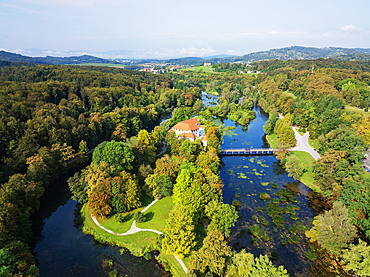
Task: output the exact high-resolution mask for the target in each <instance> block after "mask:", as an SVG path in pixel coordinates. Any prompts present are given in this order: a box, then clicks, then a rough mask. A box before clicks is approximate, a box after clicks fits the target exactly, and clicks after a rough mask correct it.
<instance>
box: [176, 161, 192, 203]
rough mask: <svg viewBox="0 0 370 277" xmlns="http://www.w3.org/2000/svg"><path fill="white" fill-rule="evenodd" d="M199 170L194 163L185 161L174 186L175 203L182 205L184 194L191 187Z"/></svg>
mask: <svg viewBox="0 0 370 277" xmlns="http://www.w3.org/2000/svg"><path fill="white" fill-rule="evenodd" d="M196 170H197V168H196V167H195V166H194V164H193V163H190V162H188V161H187V160H184V161H183V163H182V165H181V166H180V171H179V175H178V176H177V178H176V183H175V184H174V186H173V197H174V202H175V203H180V202H181V199H182V196H183V194H184V193H185V192H186V190H187V189H188V188H189V187H190V186H191V183H192V181H193V176H194V174H195V172H196Z"/></svg>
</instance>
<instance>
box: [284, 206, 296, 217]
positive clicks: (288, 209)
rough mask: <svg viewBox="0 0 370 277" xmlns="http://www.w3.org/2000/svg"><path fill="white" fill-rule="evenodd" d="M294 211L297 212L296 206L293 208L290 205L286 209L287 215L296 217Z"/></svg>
mask: <svg viewBox="0 0 370 277" xmlns="http://www.w3.org/2000/svg"><path fill="white" fill-rule="evenodd" d="M294 210H295V208H294V206H292V205H288V206H287V207H286V213H287V214H291V215H294V213H295V212H294Z"/></svg>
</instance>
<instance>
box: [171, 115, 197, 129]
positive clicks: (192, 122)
mask: <svg viewBox="0 0 370 277" xmlns="http://www.w3.org/2000/svg"><path fill="white" fill-rule="evenodd" d="M199 127H200V121H199V120H198V119H196V118H191V119H188V120H185V121H182V122H179V123H177V124H176V125H175V126H173V127H172V129H177V130H182V131H189V130H191V131H194V130H198V129H199Z"/></svg>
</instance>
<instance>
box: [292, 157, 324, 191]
mask: <svg viewBox="0 0 370 277" xmlns="http://www.w3.org/2000/svg"><path fill="white" fill-rule="evenodd" d="M290 153H292V154H293V155H294V156H296V157H297V158H298V159H299V161H300V162H301V164H303V165H304V169H305V172H304V173H303V175H302V176H301V181H302V183H304V184H305V185H306V186H307V187H309V188H311V189H312V190H314V191H316V192H321V189H320V187H319V186H318V185H316V182H315V179H314V178H313V172H312V167H313V163H314V162H315V160H314V158H312V156H311V155H310V153H307V152H302V151H292V152H290ZM288 159H289V158H288Z"/></svg>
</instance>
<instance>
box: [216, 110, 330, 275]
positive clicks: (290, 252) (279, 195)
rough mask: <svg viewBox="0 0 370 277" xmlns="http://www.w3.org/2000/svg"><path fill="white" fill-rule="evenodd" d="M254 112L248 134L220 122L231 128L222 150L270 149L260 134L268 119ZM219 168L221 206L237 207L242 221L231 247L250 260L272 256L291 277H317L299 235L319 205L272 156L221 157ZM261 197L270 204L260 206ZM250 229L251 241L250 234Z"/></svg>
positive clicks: (318, 200)
mask: <svg viewBox="0 0 370 277" xmlns="http://www.w3.org/2000/svg"><path fill="white" fill-rule="evenodd" d="M254 110H255V112H256V119H255V120H253V121H251V123H250V125H249V126H248V129H247V130H248V132H246V131H245V130H243V128H242V127H241V126H238V125H237V124H234V122H233V121H231V120H229V119H227V120H223V123H224V124H225V127H227V126H232V127H235V128H232V133H231V132H230V133H228V134H227V135H226V136H225V137H224V141H223V145H222V146H221V148H239V147H244V148H268V147H269V145H268V142H267V140H266V136H265V133H264V131H263V125H264V123H265V122H266V121H267V119H268V116H267V115H266V114H264V113H263V111H261V109H260V108H259V107H255V108H254ZM222 162H223V163H222V170H221V178H222V179H223V181H224V183H225V186H224V189H223V197H224V202H226V203H229V204H232V202H233V201H234V200H238V201H239V202H240V203H241V206H240V208H239V215H240V216H241V218H239V219H238V221H237V222H236V225H235V227H233V228H232V231H231V236H230V245H231V246H232V247H233V248H234V249H235V250H236V251H240V250H241V249H243V248H245V249H246V250H247V251H249V252H251V253H253V254H254V255H260V254H268V255H269V254H270V253H271V252H277V253H278V257H277V260H276V261H274V264H276V265H284V267H285V268H286V269H287V270H288V271H289V273H290V274H291V275H292V276H316V275H315V274H313V273H312V272H313V271H312V270H311V271H310V268H311V267H312V266H314V265H313V262H312V261H310V260H309V259H307V258H306V255H307V253H308V251H309V250H310V248H309V246H308V244H307V242H306V237H305V235H304V231H305V229H306V226H309V225H310V222H311V219H312V218H313V217H314V215H315V214H316V212H318V211H322V210H323V208H324V207H323V205H322V203H321V202H322V199H321V198H320V197H319V196H317V195H316V194H315V193H314V192H312V191H311V190H310V189H308V188H307V187H306V186H305V185H304V184H302V183H300V182H298V181H296V180H294V179H293V178H291V177H289V176H288V174H287V173H286V171H285V170H284V168H283V167H282V166H281V165H280V164H279V161H278V160H277V159H276V157H275V156H244V157H243V156H234V157H230V156H226V157H223V158H222ZM262 193H264V195H268V196H267V198H268V197H270V199H269V200H267V201H264V200H261V199H260V195H261V194H262ZM311 199H312V200H315V201H313V202H311V201H310V200H311ZM313 206H314V207H315V208H313ZM252 226H253V228H252V229H253V233H254V234H255V235H256V236H252V234H251V233H250V231H249V230H250V228H251V227H252ZM318 276H319V275H318Z"/></svg>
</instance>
